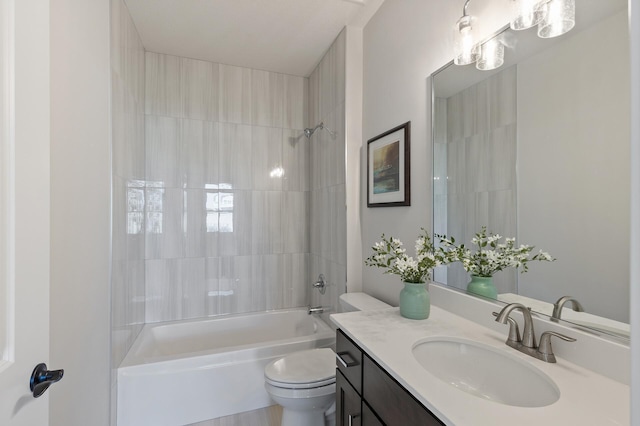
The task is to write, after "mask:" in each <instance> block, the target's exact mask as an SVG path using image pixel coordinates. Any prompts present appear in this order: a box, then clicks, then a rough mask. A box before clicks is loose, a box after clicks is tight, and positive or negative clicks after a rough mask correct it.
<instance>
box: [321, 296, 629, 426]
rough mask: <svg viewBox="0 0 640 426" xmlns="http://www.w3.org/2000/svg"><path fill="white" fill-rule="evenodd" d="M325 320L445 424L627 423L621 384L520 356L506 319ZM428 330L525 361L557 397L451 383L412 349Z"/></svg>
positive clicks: (376, 314)
mask: <svg viewBox="0 0 640 426" xmlns="http://www.w3.org/2000/svg"><path fill="white" fill-rule="evenodd" d="M331 320H332V321H333V322H334V323H335V324H336V325H337V326H338V327H339V328H340V329H342V331H343V332H345V333H346V334H347V335H348V336H349V337H351V338H352V339H353V340H354V341H355V342H356V343H357V344H358V345H359V346H360V347H361V348H362V349H363V350H364V351H366V352H367V354H368V355H369V356H370V357H371V358H373V359H374V360H375V361H376V362H378V364H380V365H381V366H382V367H384V368H385V369H386V370H387V372H388V373H389V374H390V375H391V376H393V377H394V378H395V379H396V380H397V381H398V382H399V383H401V384H402V385H403V386H404V387H405V388H406V389H407V390H408V391H409V392H410V393H411V394H412V395H413V396H414V397H416V398H417V399H418V400H419V401H420V402H422V404H424V406H425V407H427V408H428V409H429V410H431V412H433V413H434V414H435V415H436V416H438V417H439V418H440V420H442V421H443V422H444V423H445V424H447V425H455V426H481V425H487V426H489V425H490V426H500V425H505V426H506V425H509V426H511V425H513V424H518V425H536V426H539V425H543V424H547V425H552V424H563V425H580V426H583V425H598V426H603V425H629V423H630V418H629V416H630V408H629V398H630V396H629V395H630V392H629V386H627V385H625V384H622V383H620V382H617V381H615V380H612V379H610V378H608V377H605V376H603V375H600V374H597V373H594V372H593V371H590V370H587V369H585V368H583V367H580V366H578V365H575V364H572V363H571V362H569V361H567V360H566V359H562V358H560V357H558V359H557V361H558V362H557V363H555V364H551V363H546V362H543V361H539V360H537V359H534V358H532V357H530V356H527V355H525V354H522V353H520V352H518V351H516V350H514V349H512V348H510V347H508V346H507V345H505V343H504V342H505V339H506V337H507V331H508V327H507V326H506V325H505V329H504V333H498V332H495V331H493V330H490V329H487V328H485V327H482V326H480V325H478V324H476V323H474V322H471V321H469V320H466V319H464V318H462V317H459V316H457V315H454V314H452V313H450V312H448V311H445V310H443V309H440V308H438V307H437V306H432V307H431V315H430V317H429V318H428V319H426V320H421V321H416V320H410V319H406V318H402V317H401V316H400V313H399V310H398V308H391V309H384V310H377V311H363V312H349V313H342V314H333V315H331ZM568 334H569V333H568ZM435 336H441V337H458V338H464V339H469V340H474V341H477V342H480V343H483V344H485V345H488V346H491V347H494V348H495V349H497V350H499V351H504V352H505V353H509V354H511V355H513V356H515V357H517V358H519V359H521V360H522V361H524V362H528V363H530V364H531V365H533V366H535V367H536V368H538V369H539V370H541V371H542V372H544V373H545V374H547V375H548V376H549V377H551V379H553V381H554V382H555V384H556V385H557V386H558V388H559V389H560V399H559V400H558V401H557V402H555V403H553V404H551V405H548V406H546V407H539V408H523V407H513V406H508V405H504V404H500V403H497V402H495V401H489V400H485V399H482V398H478V397H476V396H473V395H471V394H468V393H466V392H463V391H461V390H459V389H456V388H455V387H453V386H451V385H449V384H447V383H445V382H443V381H441V380H439V379H438V378H436V377H434V376H433V375H431V374H430V373H429V372H427V371H426V370H425V369H423V368H422V367H421V366H420V364H419V363H418V361H417V360H416V359H415V358H414V357H413V355H412V351H411V350H412V348H413V345H414V344H415V343H416V342H417V341H419V340H422V339H424V338H426V337H435ZM603 362H615V360H609V361H607V360H603ZM526 385H527V384H526V383H523V384H522V386H526Z"/></svg>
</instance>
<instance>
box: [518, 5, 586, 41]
mask: <svg viewBox="0 0 640 426" xmlns="http://www.w3.org/2000/svg"><path fill="white" fill-rule="evenodd" d="M509 1H510V2H511V10H512V18H511V22H510V23H509V26H510V27H511V29H513V30H526V29H527V28H531V27H533V26H535V25H538V37H541V38H551V37H557V36H560V35H562V34H564V33H566V32H567V31H569V30H571V29H572V28H573V27H574V25H575V23H576V1H575V0H509Z"/></svg>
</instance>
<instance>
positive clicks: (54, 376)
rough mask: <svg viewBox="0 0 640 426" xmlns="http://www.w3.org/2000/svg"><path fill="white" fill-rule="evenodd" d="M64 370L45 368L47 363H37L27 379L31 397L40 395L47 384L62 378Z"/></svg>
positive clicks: (46, 387) (47, 387)
mask: <svg viewBox="0 0 640 426" xmlns="http://www.w3.org/2000/svg"><path fill="white" fill-rule="evenodd" d="M63 375H64V370H51V371H49V370H47V364H44V363H42V364H38V365H36V368H34V369H33V373H31V380H29V388H30V389H31V392H33V397H34V398H37V397H39V396H40V395H42V394H43V393H44V392H45V391H46V390H47V389H49V386H51V385H52V384H53V383H55V382H57V381H59V380H60V379H62V376H63Z"/></svg>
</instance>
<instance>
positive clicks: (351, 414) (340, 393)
mask: <svg viewBox="0 0 640 426" xmlns="http://www.w3.org/2000/svg"><path fill="white" fill-rule="evenodd" d="M336 353H337V355H338V357H337V360H336V365H337V368H336V424H337V426H379V425H389V426H394V425H398V426H408V425H425V426H431V425H443V424H444V423H442V422H441V421H440V420H438V418H437V417H436V416H434V415H433V414H432V413H431V412H430V411H429V410H428V409H427V408H426V407H425V406H424V405H422V404H421V403H420V402H419V401H418V400H416V399H415V398H414V397H413V396H412V395H411V394H410V393H409V392H408V391H407V390H406V389H404V388H403V387H402V386H401V385H400V384H399V383H398V382H397V381H396V380H395V379H394V378H393V377H391V376H390V375H389V374H388V373H387V372H386V371H385V370H384V369H383V368H382V367H380V366H379V365H378V363H376V362H375V361H374V360H372V359H371V358H370V357H369V356H368V355H367V354H366V353H365V352H364V351H363V350H362V349H360V347H359V346H358V345H357V344H356V343H354V342H353V341H352V340H351V339H350V338H349V337H347V336H346V335H345V334H344V333H343V332H342V330H338V332H337V337H336Z"/></svg>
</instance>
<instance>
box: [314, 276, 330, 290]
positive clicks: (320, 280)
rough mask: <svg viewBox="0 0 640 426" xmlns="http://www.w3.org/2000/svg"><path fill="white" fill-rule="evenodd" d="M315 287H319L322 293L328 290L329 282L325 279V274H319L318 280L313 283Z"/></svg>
mask: <svg viewBox="0 0 640 426" xmlns="http://www.w3.org/2000/svg"><path fill="white" fill-rule="evenodd" d="M313 287H314V288H317V289H318V291H319V292H320V294H324V293H325V291H327V283H326V281H325V280H324V275H323V274H320V275H318V280H317V281H316V282H315V283H313Z"/></svg>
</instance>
